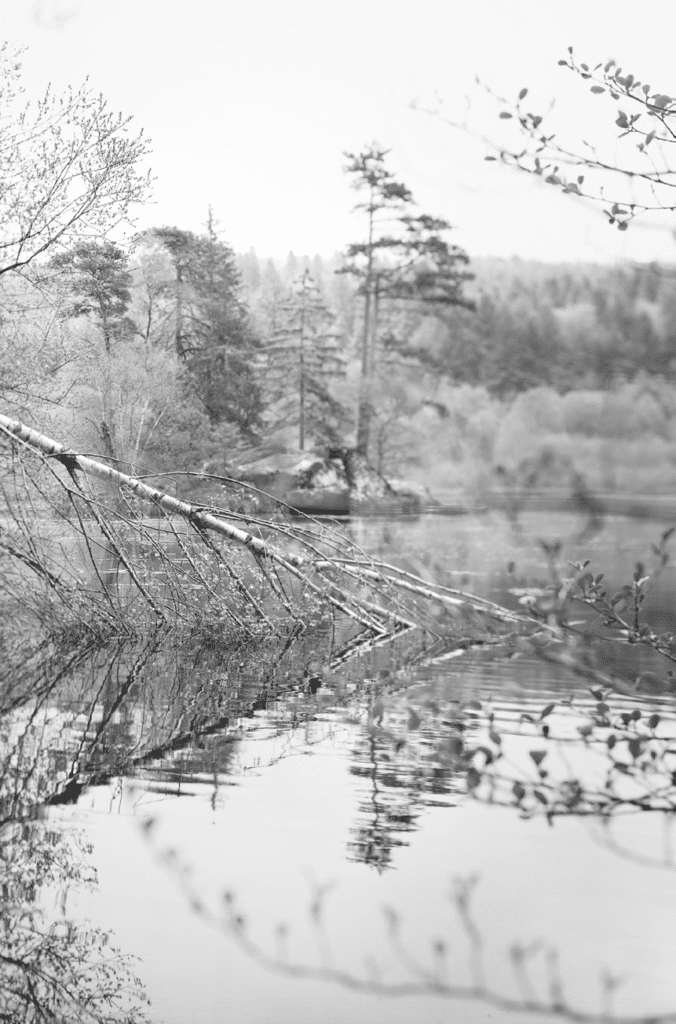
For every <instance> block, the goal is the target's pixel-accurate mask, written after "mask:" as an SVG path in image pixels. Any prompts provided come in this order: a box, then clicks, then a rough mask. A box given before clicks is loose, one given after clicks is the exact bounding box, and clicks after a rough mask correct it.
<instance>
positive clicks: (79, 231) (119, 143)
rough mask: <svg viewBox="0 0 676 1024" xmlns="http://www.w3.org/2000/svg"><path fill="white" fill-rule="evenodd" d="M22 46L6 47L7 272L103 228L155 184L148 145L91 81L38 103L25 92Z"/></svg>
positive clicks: (0, 195)
mask: <svg viewBox="0 0 676 1024" xmlns="http://www.w3.org/2000/svg"><path fill="white" fill-rule="evenodd" d="M19 56H20V54H19V53H18V52H17V51H16V50H14V49H13V48H12V47H11V46H10V45H9V44H8V43H5V44H3V46H2V49H0V104H1V105H2V111H3V113H2V122H1V124H2V146H1V147H0V180H1V181H2V184H3V187H2V190H1V191H0V224H1V225H2V227H1V228H0V254H1V255H0V275H2V274H7V273H8V272H10V271H18V270H21V269H22V268H25V267H28V266H29V265H30V264H32V263H33V262H34V261H35V260H36V259H37V258H38V257H39V256H40V255H42V254H43V253H45V252H50V251H55V250H57V249H62V248H66V247H69V246H71V245H72V244H73V243H74V242H76V241H78V240H82V239H83V237H87V236H88V237H90V238H91V237H92V236H94V237H95V236H102V235H105V234H106V233H107V232H108V231H110V230H111V229H112V228H114V227H116V226H118V225H120V224H122V223H124V222H127V221H128V220H129V217H130V214H131V209H132V207H133V206H134V205H136V204H138V203H141V202H143V201H144V200H145V199H146V197H147V195H148V192H149V186H150V177H149V175H148V174H143V173H142V172H141V171H140V165H141V164H142V163H143V162H144V161H145V159H146V157H147V155H148V152H149V147H148V144H147V143H146V141H145V140H144V138H143V134H142V133H141V134H139V135H137V136H133V135H131V134H130V122H131V118H124V117H123V116H122V115H121V114H117V115H116V114H112V113H111V112H110V111H109V109H108V107H107V104H106V101H105V100H104V99H103V97H102V96H96V95H94V94H93V93H92V92H91V90H90V89H89V87H88V86H87V84H86V83H85V85H83V86H81V87H80V88H79V89H77V90H73V89H69V90H68V91H67V92H66V93H65V94H64V95H62V96H57V95H55V94H54V93H53V92H52V91H51V90H50V89H47V91H46V93H45V95H44V97H43V98H42V99H41V100H39V101H38V102H37V103H35V104H30V103H27V102H25V101H24V99H23V90H22V87H21V63H20V60H19Z"/></svg>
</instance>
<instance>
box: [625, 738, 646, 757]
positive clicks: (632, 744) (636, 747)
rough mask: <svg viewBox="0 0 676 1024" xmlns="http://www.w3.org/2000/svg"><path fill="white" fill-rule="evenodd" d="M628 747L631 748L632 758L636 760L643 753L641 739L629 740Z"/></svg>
mask: <svg viewBox="0 0 676 1024" xmlns="http://www.w3.org/2000/svg"><path fill="white" fill-rule="evenodd" d="M627 746H628V747H629V753H630V754H631V756H632V757H634V758H636V757H638V756H639V754H640V753H641V749H642V746H643V744H642V743H641V741H640V740H639V739H631V740H629V743H628V744H627Z"/></svg>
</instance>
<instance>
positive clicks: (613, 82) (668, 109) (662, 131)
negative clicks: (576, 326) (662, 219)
mask: <svg viewBox="0 0 676 1024" xmlns="http://www.w3.org/2000/svg"><path fill="white" fill-rule="evenodd" d="M559 64H560V65H562V66H564V67H566V68H568V69H570V70H571V71H572V72H573V73H574V74H576V75H578V76H579V78H580V79H581V80H582V81H583V82H585V83H587V82H588V83H590V85H589V89H590V92H591V93H592V95H594V96H601V95H605V97H606V98H609V99H610V100H612V101H614V102H615V103H617V102H618V101H619V102H620V103H621V104H622V106H618V107H616V109H615V110H614V112H613V113H612V114H611V115H610V116H611V117H612V118H613V120H614V125H615V129H614V132H613V133H614V134H615V136H616V139H617V140H621V139H625V140H626V142H625V143H624V144H623V148H622V149H621V153H622V155H621V156H620V157H616V156H615V155H613V152H612V150H613V148H615V145H616V143H614V144H613V145H612V146H611V147H609V151H608V153H606V152H605V150H604V147H603V145H601V144H599V143H597V144H596V145H590V144H583V145H582V146H575V147H573V146H572V145H571V144H569V143H567V142H566V141H562V140H561V138H560V133H557V132H556V131H554V132H552V131H551V130H550V129H549V126H548V118H547V115H542V114H540V113H533V112H532V111H531V110H530V109H529V108H530V106H531V101H530V100H527V97H528V95H529V92H528V89H527V88H524V89H521V91H520V92H519V95H518V98H517V99H516V101H515V102H513V103H510V102H509V101H507V100H504V99H500V98H498V97H496V98H498V99H499V102H500V106H501V107H502V109H501V111H500V114H499V117H500V118H501V120H503V121H507V122H510V123H512V122H513V123H514V124H515V125H516V127H517V129H518V133H519V136H520V139H519V144H518V147H516V146H513V145H510V144H509V143H507V144H506V145H504V146H498V147H496V148H497V149H498V150H499V157H498V158H499V159H500V160H502V161H503V163H505V164H507V165H508V166H511V167H516V168H518V169H519V170H522V171H526V172H527V173H529V174H533V175H535V176H537V177H539V178H541V179H542V180H543V181H544V182H546V183H547V184H548V185H552V186H554V187H555V188H557V189H559V190H560V191H562V192H563V193H564V194H566V195H574V196H578V197H582V198H585V199H587V200H590V201H592V202H593V203H594V204H597V205H599V206H600V207H601V209H602V210H603V212H604V214H605V215H606V217H607V218H608V223H609V224H611V225H615V226H616V227H617V228H618V229H619V230H620V231H626V229H627V227H628V226H629V224H630V223H631V221H632V220H633V219H634V218H635V217H638V216H640V215H642V214H645V213H647V212H649V211H667V212H673V211H674V210H676V203H674V201H673V198H672V195H671V192H672V188H673V184H674V175H675V174H676V170H675V169H674V168H673V167H672V166H671V164H670V161H669V147H670V146H671V145H672V144H673V142H674V122H675V120H676V99H675V98H674V97H672V96H669V95H667V94H666V93H662V92H659V91H658V90H654V89H653V88H652V87H651V86H650V85H649V84H648V83H646V82H642V81H640V80H639V79H638V78H637V77H636V76H634V75H633V74H632V73H629V72H626V71H625V69H623V68H622V67H620V66H619V65H618V62H617V61H616V60H613V59H610V60H607V61H601V62H600V63H598V64H596V65H594V67H590V66H589V65H588V64H585V63H584V62H581V61H579V60H578V58H576V57H575V55H574V52H573V47H572V46H569V47H568V55H567V57H565V58H563V59H561V60H560V61H559ZM594 102H595V101H594ZM486 159H488V160H494V159H497V158H496V157H487V158H486ZM581 172H582V173H581ZM590 175H591V177H590ZM618 179H619V180H618ZM627 186H629V187H628V188H627ZM636 189H638V192H639V194H638V195H637V194H635V192H634V190H636ZM630 190H632V191H631V192H630Z"/></svg>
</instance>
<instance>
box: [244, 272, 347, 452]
mask: <svg viewBox="0 0 676 1024" xmlns="http://www.w3.org/2000/svg"><path fill="white" fill-rule="evenodd" d="M262 368H263V378H264V381H265V385H264V387H265V397H266V399H267V401H266V403H265V404H266V407H267V409H268V416H269V419H270V420H271V421H272V422H273V423H274V424H276V425H277V426H279V427H291V426H293V427H297V429H298V447H299V448H300V450H301V451H303V450H304V449H305V447H306V443H307V440H308V438H309V437H313V438H315V439H321V440H322V441H330V442H334V443H335V442H336V441H337V439H338V437H339V428H340V426H341V424H342V423H343V422H344V420H345V418H346V414H345V410H344V408H343V406H342V405H341V403H340V402H339V401H338V400H337V399H336V398H335V397H333V396H332V394H331V391H330V389H329V385H330V383H331V381H332V380H334V379H336V378H339V377H341V376H343V375H344V373H345V359H344V356H343V354H342V352H341V351H340V347H339V336H338V334H337V333H336V331H335V327H334V317H333V316H332V314H331V312H330V310H329V309H328V307H327V306H326V304H325V303H324V301H323V299H322V297H321V293H320V291H319V289H318V288H317V286H316V284H315V283H314V281H313V279H312V277H311V275H310V273H309V271H307V270H306V271H305V272H304V274H303V275H302V277H301V278H300V279H299V280H298V281H297V282H296V284H295V286H294V287H293V288H292V289H291V290H290V291H288V292H287V294H286V297H285V300H284V301H283V302H278V303H277V304H276V309H275V318H274V327H273V329H272V331H271V333H270V340H269V342H268V344H267V345H266V346H265V348H264V350H263V353H262Z"/></svg>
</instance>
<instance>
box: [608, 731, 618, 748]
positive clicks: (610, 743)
mask: <svg viewBox="0 0 676 1024" xmlns="http://www.w3.org/2000/svg"><path fill="white" fill-rule="evenodd" d="M616 743H617V738H616V737H615V736H614V735H613V733H611V734H610V736H609V737H608V739H607V740H606V744H607V746H608V750H612V749H613V747H614V746H615V744H616Z"/></svg>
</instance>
